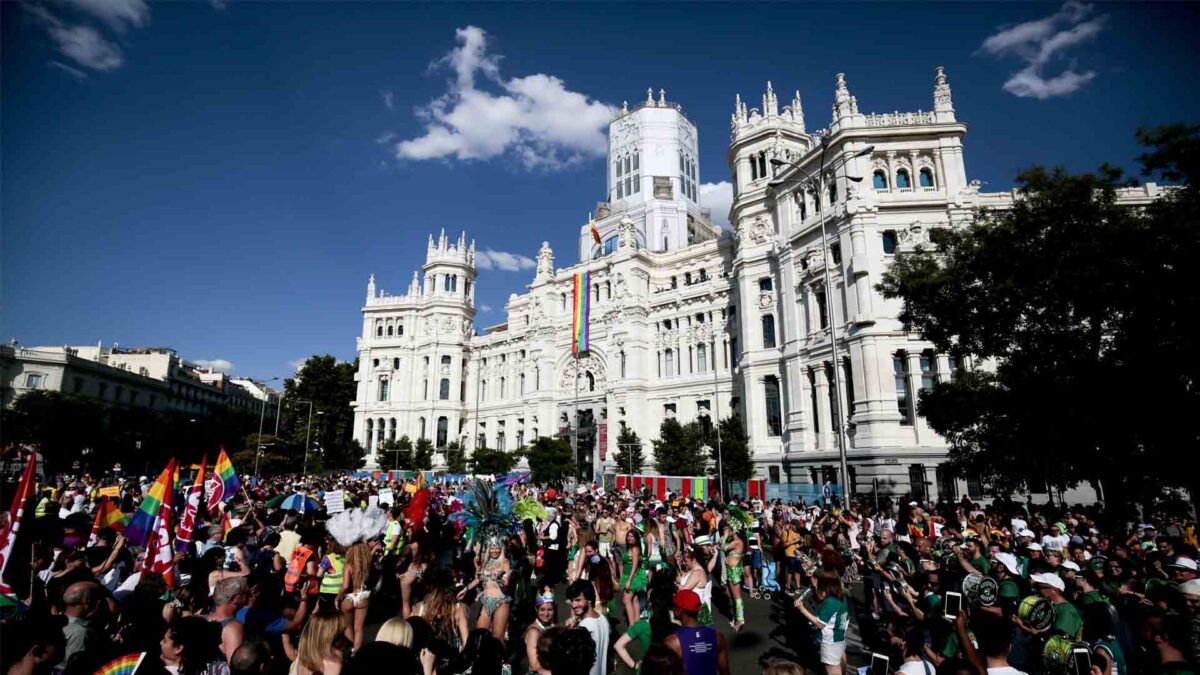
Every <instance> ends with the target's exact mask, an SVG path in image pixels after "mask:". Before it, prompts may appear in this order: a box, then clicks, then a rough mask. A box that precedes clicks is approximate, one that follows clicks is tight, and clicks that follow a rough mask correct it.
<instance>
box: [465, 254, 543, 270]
mask: <svg viewBox="0 0 1200 675" xmlns="http://www.w3.org/2000/svg"><path fill="white" fill-rule="evenodd" d="M475 266H476V267H478V268H479V269H481V270H502V271H505V272H518V271H520V270H531V269H533V268H534V262H533V258H530V257H528V256H523V255H521V254H520V253H508V252H507V251H493V250H492V249H490V248H489V249H487V250H486V251H476V253H475Z"/></svg>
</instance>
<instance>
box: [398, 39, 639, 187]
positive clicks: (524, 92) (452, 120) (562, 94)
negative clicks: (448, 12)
mask: <svg viewBox="0 0 1200 675" xmlns="http://www.w3.org/2000/svg"><path fill="white" fill-rule="evenodd" d="M456 39H457V41H458V46H457V47H455V48H454V49H452V50H451V51H450V53H448V54H447V55H446V56H444V57H442V58H440V59H438V60H436V61H434V62H433V63H432V64H430V69H431V70H438V69H441V68H449V69H450V70H451V71H453V73H454V76H453V78H452V79H451V80H450V82H449V83H448V89H447V91H446V93H445V94H443V95H441V96H439V97H438V98H435V99H433V100H432V101H430V102H429V103H428V104H426V105H424V106H421V107H419V108H417V109H416V111H415V114H416V116H417V118H418V119H419V120H421V122H422V123H423V124H424V127H425V130H424V133H422V134H421V135H420V136H417V137H416V138H410V139H407V140H403V141H400V142H399V143H396V145H395V147H394V152H395V154H396V157H397V158H399V159H411V160H426V159H458V160H487V159H492V158H494V157H498V156H501V155H506V154H507V155H510V156H512V157H514V158H516V159H517V161H519V162H520V163H521V164H522V165H523V166H524V167H525V168H526V169H536V168H554V167H561V166H566V165H571V164H575V163H578V162H580V161H583V160H585V159H589V158H593V157H602V156H603V155H604V153H605V152H606V150H607V142H606V140H605V131H606V130H607V128H608V123H609V122H610V121H611V120H612V118H613V116H614V115H615V114H616V108H615V107H613V106H610V105H607V104H605V103H601V102H599V101H593V100H589V99H588V97H587V96H586V95H584V94H582V93H579V92H575V91H571V90H569V89H567V88H566V87H565V86H564V83H563V81H562V80H560V79H559V78H557V77H554V76H553V75H546V74H542V73H538V74H534V75H528V76H525V77H516V78H512V79H508V80H506V79H504V78H502V77H501V76H500V66H499V63H500V57H499V56H497V55H495V54H491V53H489V52H488V37H487V33H486V32H485V31H484V30H483V29H481V28H478V27H475V26H467V27H466V28H460V29H458V31H457V32H456ZM477 85H479V86H477ZM481 86H486V88H487V89H488V90H490V91H488V90H484V89H483V88H481Z"/></svg>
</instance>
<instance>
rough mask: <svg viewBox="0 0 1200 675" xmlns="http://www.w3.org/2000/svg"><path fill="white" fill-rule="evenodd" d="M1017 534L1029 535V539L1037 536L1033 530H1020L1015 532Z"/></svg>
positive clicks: (1019, 535)
mask: <svg viewBox="0 0 1200 675" xmlns="http://www.w3.org/2000/svg"><path fill="white" fill-rule="evenodd" d="M1017 536H1018V537H1029V538H1030V539H1034V538H1036V537H1037V535H1036V534H1034V533H1033V532H1030V531H1029V530H1021V531H1020V532H1017Z"/></svg>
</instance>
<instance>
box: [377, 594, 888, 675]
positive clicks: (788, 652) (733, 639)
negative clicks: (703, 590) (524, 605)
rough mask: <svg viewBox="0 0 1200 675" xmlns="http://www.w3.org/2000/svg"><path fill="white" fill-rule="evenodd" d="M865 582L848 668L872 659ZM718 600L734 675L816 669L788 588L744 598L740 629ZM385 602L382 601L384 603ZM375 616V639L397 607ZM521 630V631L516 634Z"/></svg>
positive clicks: (617, 630) (625, 670)
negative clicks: (790, 667)
mask: <svg viewBox="0 0 1200 675" xmlns="http://www.w3.org/2000/svg"><path fill="white" fill-rule="evenodd" d="M563 589H564V587H563V586H560V587H558V589H557V591H558V593H557V595H558V597H560V598H561V597H562V591H563ZM860 590H861V587H860V586H858V585H855V586H854V587H853V588H852V589H851V591H852V592H851V612H850V627H849V629H848V631H847V641H848V643H849V644H848V645H847V660H848V662H849V669H848V671H847V672H857V668H858V667H859V666H862V665H865V664H866V663H867V662H868V661H869V657H870V655H869V654H868V653H866V652H865V650H864V649H863V646H862V642H861V638H860V636H859V632H858V620H857V618H856V616H855V611H854V609H855V605H856V604H857V603H856V602H855V598H857V597H860V595H859V592H860ZM714 596H716V597H714V602H715V604H716V607H715V610H714V614H715V617H714V618H715V622H716V628H717V629H718V630H720V631H721V633H722V634H724V635H725V639H726V641H727V642H728V644H729V646H730V659H729V663H730V674H731V675H760V674H761V673H762V664H763V663H764V662H765V661H766V660H767V659H771V658H784V659H788V660H791V661H795V662H797V663H800V664H801V665H803V666H805V667H806V668H808V670H809V672H817V667H818V665H817V661H816V647H815V644H814V642H813V632H812V630H811V628H810V626H809V624H808V622H807V621H805V620H804V617H802V616H800V614H799V613H798V612H797V611H796V610H794V609H792V598H790V597H789V596H787V595H786V594H784V593H773V594H772V598H771V599H770V600H766V599H754V598H750V597H746V599H745V612H746V626H745V627H744V628H743V629H742V630H741V631H740V632H735V631H734V630H733V628H732V627H731V626H730V617H731V616H732V612H731V611H730V609H729V608H728V607H727V606H726V605H725V600H724V598H723V597H722V595H721V594H719V593H715V592H714ZM380 604H383V603H380ZM616 604H617V607H618V609H617V612H616V614H615V616H614V617H613V618H615V620H616V625H615V627H614V630H613V633H612V636H613V638H612V639H613V641H614V642H615V641H616V638H617V637H618V636H620V635H621V633H623V632H624V631H625V629H626V628H628V624H627V623H625V620H624V611H623V610H622V609H621V608H620V603H619V602H618V603H616ZM372 605H373V606H372V611H371V615H372V616H371V620H370V622H369V623H368V625H367V638H368V640H369V639H372V638H374V635H375V632H376V631H377V630H378V628H379V625H380V624H382V623H383V621H385V620H387V618H389V617H390V616H392V615H393V613H392V612H393V610H392V609H391V608H390V606H388V605H386V604H384V606H377V605H376V599H375V598H374V597H373V598H372ZM478 613H479V607H478V605H476V606H474V607H473V608H472V612H471V626H472V627H474V625H475V619H476V617H477V616H478ZM570 615H571V609H570V607H569V606H568V605H567V603H566V601H565V600H560V601H559V607H558V617H559V620H560V621H562V620H565V619H566V618H567V617H569V616H570ZM517 634H519V631H518V633H517ZM637 649H638V647H637V645H636V644H635V645H633V646H632V647H631V648H630V653H631V655H633V656H634V657H635V658H637V657H638V656H640V655H639V654H638V653H637ZM614 658H615V657H614ZM615 661H616V668H615V669H614V670H613V671H612V672H613V673H614V675H633V671H632V670H631V669H630V668H629V667H627V666H626V665H625V664H624V663H623V662H622V661H621V660H620V659H619V658H615Z"/></svg>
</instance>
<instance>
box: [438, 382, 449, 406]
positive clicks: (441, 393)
mask: <svg viewBox="0 0 1200 675" xmlns="http://www.w3.org/2000/svg"><path fill="white" fill-rule="evenodd" d="M438 400H441V401H449V400H450V378H448V377H443V378H442V379H441V381H440V382H438Z"/></svg>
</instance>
